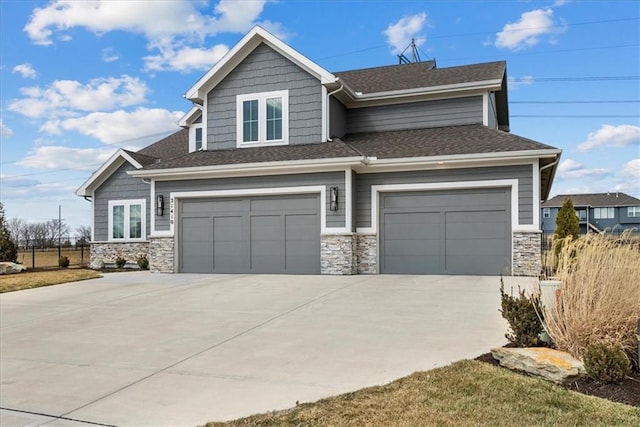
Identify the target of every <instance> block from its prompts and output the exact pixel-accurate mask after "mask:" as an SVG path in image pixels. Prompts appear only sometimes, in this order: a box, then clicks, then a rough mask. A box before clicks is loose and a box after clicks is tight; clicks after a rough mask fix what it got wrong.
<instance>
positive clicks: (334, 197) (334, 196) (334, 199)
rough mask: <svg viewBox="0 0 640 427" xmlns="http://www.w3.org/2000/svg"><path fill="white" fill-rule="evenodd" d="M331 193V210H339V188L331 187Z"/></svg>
mask: <svg viewBox="0 0 640 427" xmlns="http://www.w3.org/2000/svg"><path fill="white" fill-rule="evenodd" d="M330 190H331V193H330V195H329V202H330V204H329V210H332V211H337V210H338V187H331V189H330Z"/></svg>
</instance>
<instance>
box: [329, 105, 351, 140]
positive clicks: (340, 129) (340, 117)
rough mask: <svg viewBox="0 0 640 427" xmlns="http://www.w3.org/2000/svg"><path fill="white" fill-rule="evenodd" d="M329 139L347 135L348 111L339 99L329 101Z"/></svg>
mask: <svg viewBox="0 0 640 427" xmlns="http://www.w3.org/2000/svg"><path fill="white" fill-rule="evenodd" d="M329 102H330V103H329V127H330V129H329V135H328V136H329V137H330V138H332V137H336V138H341V137H343V136H344V135H345V134H346V133H347V109H346V107H345V106H344V105H343V104H342V103H341V102H340V101H338V100H337V99H335V98H333V97H331V98H330V101H329Z"/></svg>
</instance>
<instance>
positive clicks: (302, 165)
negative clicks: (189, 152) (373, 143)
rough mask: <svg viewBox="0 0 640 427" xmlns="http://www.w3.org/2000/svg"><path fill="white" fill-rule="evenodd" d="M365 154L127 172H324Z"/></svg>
mask: <svg viewBox="0 0 640 427" xmlns="http://www.w3.org/2000/svg"><path fill="white" fill-rule="evenodd" d="M363 160H364V157H343V158H337V159H335V158H333V159H311V160H295V161H286V162H261V163H244V164H231V165H217V166H201V167H192V168H174V169H157V170H139V171H129V172H127V173H128V174H129V175H131V176H135V177H138V178H171V179H176V180H179V179H197V178H220V177H234V176H252V175H275V174H282V173H286V174H291V173H308V172H323V171H332V170H344V168H345V167H348V166H354V165H358V164H362V162H363Z"/></svg>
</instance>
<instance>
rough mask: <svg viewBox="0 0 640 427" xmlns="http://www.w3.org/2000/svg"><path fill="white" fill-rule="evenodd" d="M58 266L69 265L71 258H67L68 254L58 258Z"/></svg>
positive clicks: (65, 266)
mask: <svg viewBox="0 0 640 427" xmlns="http://www.w3.org/2000/svg"><path fill="white" fill-rule="evenodd" d="M58 267H60V268H67V267H69V258H67V257H66V256H61V257H60V259H59V260H58Z"/></svg>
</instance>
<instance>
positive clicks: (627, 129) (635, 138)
mask: <svg viewBox="0 0 640 427" xmlns="http://www.w3.org/2000/svg"><path fill="white" fill-rule="evenodd" d="M633 144H640V127H638V126H634V125H619V126H612V125H602V126H601V127H600V129H598V130H597V131H595V132H591V133H590V134H589V135H587V140H586V141H584V142H583V143H581V144H579V145H578V147H577V149H578V151H582V152H585V151H590V150H593V149H594V148H600V147H602V148H604V147H625V146H627V145H633Z"/></svg>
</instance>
